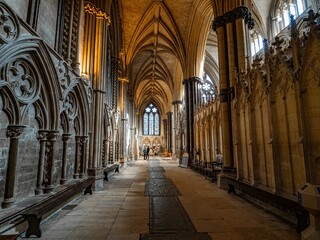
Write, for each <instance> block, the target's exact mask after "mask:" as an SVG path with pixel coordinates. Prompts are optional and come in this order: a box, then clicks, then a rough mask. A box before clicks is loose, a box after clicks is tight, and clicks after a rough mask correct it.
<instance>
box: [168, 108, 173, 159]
mask: <svg viewBox="0 0 320 240" xmlns="http://www.w3.org/2000/svg"><path fill="white" fill-rule="evenodd" d="M172 115H173V112H168V113H167V121H168V122H167V131H168V134H167V146H168V151H169V152H170V153H172Z"/></svg>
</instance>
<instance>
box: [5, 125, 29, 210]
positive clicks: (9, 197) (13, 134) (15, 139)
mask: <svg viewBox="0 0 320 240" xmlns="http://www.w3.org/2000/svg"><path fill="white" fill-rule="evenodd" d="M24 128H25V126H17V125H9V126H8V128H7V137H8V138H10V145H9V154H8V166H7V175H6V185H5V189H4V200H3V202H2V204H1V206H2V208H8V207H10V206H11V205H12V204H13V203H14V183H15V176H16V166H17V156H18V145H19V136H20V135H21V133H22V132H23V129H24Z"/></svg>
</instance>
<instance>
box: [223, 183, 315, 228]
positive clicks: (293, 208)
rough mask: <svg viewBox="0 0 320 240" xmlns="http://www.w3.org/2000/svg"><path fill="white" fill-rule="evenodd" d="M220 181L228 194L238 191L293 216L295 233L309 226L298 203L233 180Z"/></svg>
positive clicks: (306, 217)
mask: <svg viewBox="0 0 320 240" xmlns="http://www.w3.org/2000/svg"><path fill="white" fill-rule="evenodd" d="M222 181H224V182H226V183H227V184H228V193H229V194H230V193H234V194H236V190H239V191H241V192H242V193H244V194H247V195H249V196H251V197H253V198H255V199H257V200H259V201H261V202H264V203H266V204H268V205H270V206H272V207H275V208H277V209H279V210H281V212H287V213H289V214H290V215H291V216H295V218H296V232H297V233H301V232H302V231H303V230H304V229H306V228H307V227H308V226H309V213H308V211H307V210H306V209H304V208H303V207H301V206H300V205H299V204H298V202H294V201H292V200H290V199H287V198H284V197H281V196H278V195H276V194H273V193H270V192H266V191H263V190H261V189H259V188H256V187H253V186H250V185H248V184H246V183H244V182H241V181H238V180H236V179H233V178H228V177H222Z"/></svg>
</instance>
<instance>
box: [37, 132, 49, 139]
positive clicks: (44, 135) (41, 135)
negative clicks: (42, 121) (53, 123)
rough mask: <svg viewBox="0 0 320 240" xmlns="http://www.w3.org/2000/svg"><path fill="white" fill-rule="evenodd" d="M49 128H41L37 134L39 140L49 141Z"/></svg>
mask: <svg viewBox="0 0 320 240" xmlns="http://www.w3.org/2000/svg"><path fill="white" fill-rule="evenodd" d="M47 137H48V130H39V131H38V134H37V139H38V141H47Z"/></svg>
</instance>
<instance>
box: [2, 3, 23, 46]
mask: <svg viewBox="0 0 320 240" xmlns="http://www.w3.org/2000/svg"><path fill="white" fill-rule="evenodd" d="M18 36H19V24H18V19H17V17H16V16H15V14H14V13H12V12H11V10H9V8H7V7H6V6H5V5H4V4H3V3H0V44H3V43H7V42H10V41H12V40H14V39H16V38H17V37H18Z"/></svg>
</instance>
